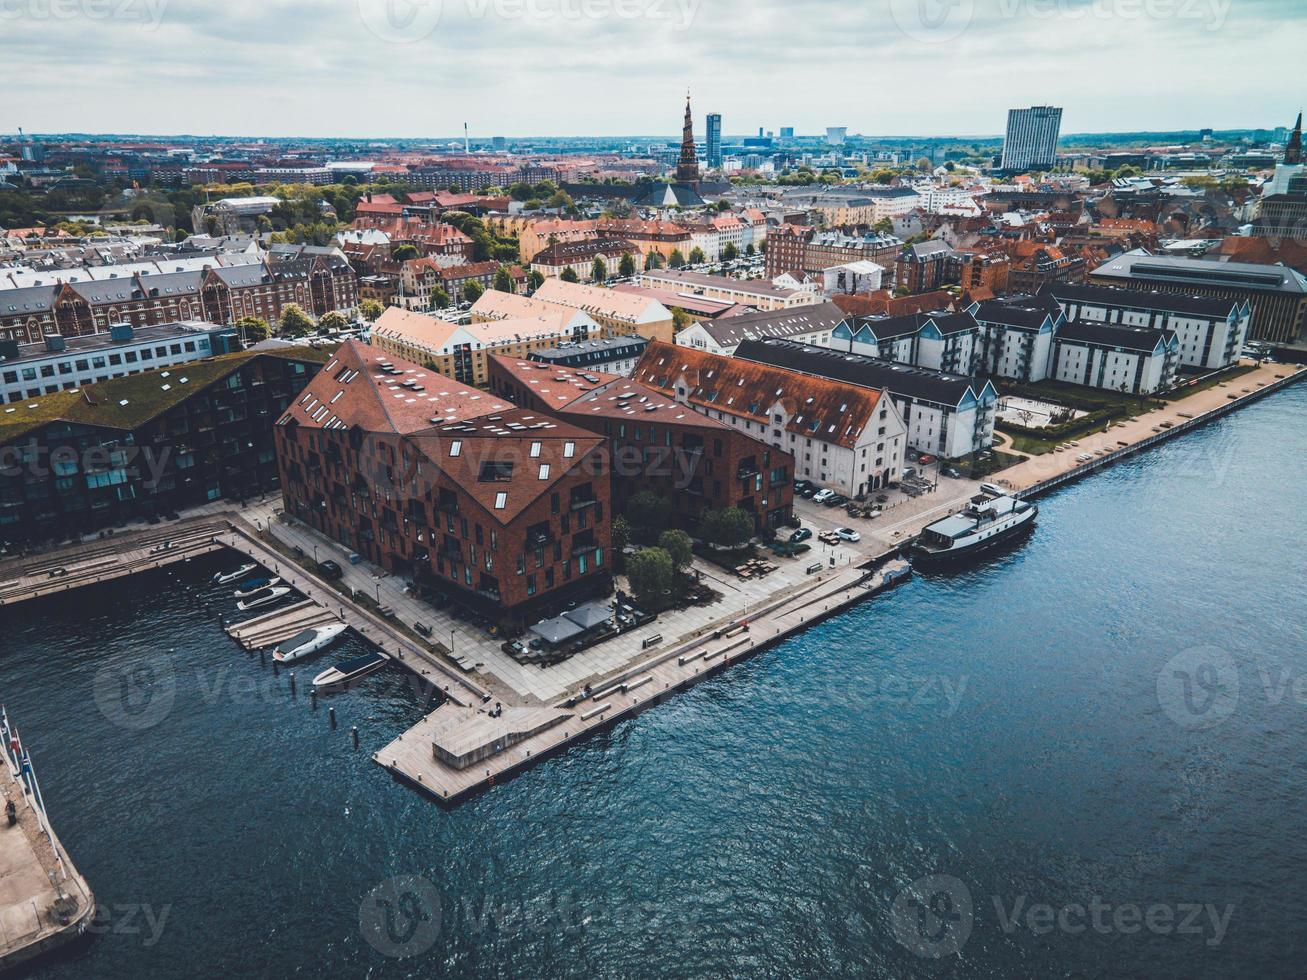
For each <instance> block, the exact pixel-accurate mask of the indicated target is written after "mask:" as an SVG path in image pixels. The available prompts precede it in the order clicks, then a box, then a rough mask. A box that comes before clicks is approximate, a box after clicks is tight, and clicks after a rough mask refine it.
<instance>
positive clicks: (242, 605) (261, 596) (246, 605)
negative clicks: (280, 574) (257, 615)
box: [236, 586, 290, 612]
mask: <svg viewBox="0 0 1307 980" xmlns="http://www.w3.org/2000/svg"><path fill="white" fill-rule="evenodd" d="M289 594H290V589H288V588H285V587H284V586H282V587H278V588H275V589H259V591H258V592H256V593H254V595H252V596H250V597H249V598H248V599H242V600H241V601H240V602H238V603H236V608H237V609H239V610H240V611H241V612H244V611H245V610H247V609H257V608H258V607H259V606H266V605H268V604H269V603H271V602H276V601H277V600H278V599H280V598H281V597H282V596H284V595H289Z"/></svg>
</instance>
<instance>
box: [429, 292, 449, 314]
mask: <svg viewBox="0 0 1307 980" xmlns="http://www.w3.org/2000/svg"><path fill="white" fill-rule="evenodd" d="M451 302H452V300H450V298H449V293H448V292H446V290H445V288H444V287H443V286H436V287H434V288H433V289H432V290H431V305H432V306H434V307H435V308H436V309H438V310H444V309H448V308H449V304H450V303H451Z"/></svg>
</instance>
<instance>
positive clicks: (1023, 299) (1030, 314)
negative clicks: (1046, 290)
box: [975, 293, 1062, 330]
mask: <svg viewBox="0 0 1307 980" xmlns="http://www.w3.org/2000/svg"><path fill="white" fill-rule="evenodd" d="M1061 312H1062V308H1061V307H1060V306H1058V304H1057V301H1056V300H1055V299H1053V298H1052V297H1051V296H1049V295H1047V294H1041V295H1039V296H1031V295H1028V294H1024V293H1019V294H1017V295H1015V296H1004V297H1003V298H1002V299H991V300H985V301H983V302H980V303H977V304H976V307H975V317H976V319H977V320H981V321H983V322H985V323H1001V324H1003V325H1004V326H1008V327H1018V328H1022V329H1026V330H1038V329H1039V328H1040V327H1041V326H1043V325H1044V320H1045V319H1047V318H1048V317H1050V316H1051V317H1052V318H1053V319H1054V320H1055V321H1056V320H1057V318H1058V316H1059V315H1060V314H1061Z"/></svg>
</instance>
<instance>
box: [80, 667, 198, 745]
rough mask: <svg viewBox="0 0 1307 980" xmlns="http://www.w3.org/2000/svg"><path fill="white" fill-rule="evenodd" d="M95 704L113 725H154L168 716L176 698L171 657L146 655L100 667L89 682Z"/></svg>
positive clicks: (139, 728) (138, 728)
mask: <svg viewBox="0 0 1307 980" xmlns="http://www.w3.org/2000/svg"><path fill="white" fill-rule="evenodd" d="M91 693H92V697H93V698H94V699H95V704H96V707H98V708H99V709H100V713H101V714H102V715H104V717H105V718H107V719H108V720H109V721H110V722H111V723H112V724H115V725H117V726H119V727H120V728H126V729H129V730H131V731H144V730H145V729H147V728H153V727H154V726H155V725H157V724H159V722H161V721H163V720H164V719H165V718H166V717H168V714H169V712H171V711H172V706H173V702H174V701H175V700H176V699H177V675H176V673H175V671H174V670H173V665H172V662H171V661H170V660H168V659H167V658H166V657H163V656H154V657H147V658H145V659H143V660H140V661H136V662H133V663H131V664H126V665H122V666H118V665H115V666H110V667H101V668H100V669H99V670H97V671H96V672H95V678H94V680H93V681H92V682H91Z"/></svg>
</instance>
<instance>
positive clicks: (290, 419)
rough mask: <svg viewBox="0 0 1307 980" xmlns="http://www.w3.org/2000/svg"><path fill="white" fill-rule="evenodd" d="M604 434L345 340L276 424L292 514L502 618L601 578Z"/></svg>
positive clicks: (538, 611) (597, 586)
mask: <svg viewBox="0 0 1307 980" xmlns="http://www.w3.org/2000/svg"><path fill="white" fill-rule="evenodd" d="M603 442H604V440H603V439H602V438H601V437H599V436H597V435H595V434H594V433H591V432H587V431H585V430H583V429H579V428H576V427H574V426H571V425H567V424H566V423H563V422H559V421H557V420H554V419H547V418H543V417H542V416H541V415H540V414H539V413H533V412H531V411H528V410H524V409H519V408H515V407H514V406H513V405H511V404H509V403H507V402H506V401H504V400H502V399H499V398H496V397H495V396H493V395H491V394H487V393H486V392H483V391H478V390H477V389H475V388H469V387H467V386H465V385H462V384H459V383H458V382H456V381H452V380H450V379H448V378H445V377H442V376H441V375H438V374H435V373H434V372H432V371H427V370H426V369H424V368H421V367H418V366H417V365H416V364H411V363H409V362H407V361H403V360H400V359H399V358H397V357H394V356H393V355H387V354H384V353H382V352H381V351H379V350H377V349H376V348H373V347H369V346H367V345H365V344H360V343H357V342H354V341H350V342H347V343H345V344H344V345H342V346H341V348H340V349H339V350H338V351H337V352H336V354H335V356H334V357H333V358H332V359H331V360H330V361H329V362H328V363H327V364H326V366H325V367H324V368H323V370H322V371H321V372H320V373H319V374H318V376H317V377H316V378H315V379H314V381H313V382H312V383H311V384H310V385H309V386H308V387H307V388H306V389H305V390H304V392H303V394H302V395H301V396H300V397H299V398H297V399H296V401H295V403H294V404H293V405H292V406H291V407H290V408H289V409H288V410H287V411H286V412H285V414H284V415H282V417H281V418H280V419H279V420H278V422H277V425H276V445H277V464H278V468H279V470H280V474H281V480H282V492H283V495H284V498H285V503H286V510H287V512H288V513H289V514H292V515H293V516H295V517H297V518H299V519H300V520H303V521H305V522H306V523H308V524H310V525H312V526H313V527H315V528H317V529H318V530H319V531H321V532H322V533H323V534H326V535H327V536H328V537H331V538H333V539H335V540H336V541H339V542H340V543H341V544H343V545H344V546H345V547H346V548H348V549H350V550H351V551H354V552H357V553H358V554H360V555H362V556H363V557H365V558H367V559H368V560H370V561H373V562H376V563H377V564H379V565H381V566H383V567H384V568H386V569H388V570H390V571H392V572H395V573H397V574H401V575H406V576H409V577H411V578H412V579H413V580H414V582H415V583H417V585H418V586H419V588H420V589H421V590H422V591H423V592H425V593H427V594H433V595H435V596H438V597H440V598H441V599H442V600H443V601H451V600H452V601H455V602H457V603H459V604H461V605H463V606H465V607H467V608H470V609H473V610H475V611H477V612H479V613H481V614H483V615H487V616H490V617H492V618H494V619H496V620H499V621H511V622H515V623H521V622H529V621H531V619H532V618H533V617H538V616H540V615H542V614H549V613H551V612H553V611H555V610H558V609H561V608H562V606H563V605H564V604H565V603H567V602H569V601H572V600H576V599H579V598H584V597H588V596H591V595H596V594H606V593H607V591H608V590H609V588H610V587H611V576H610V575H609V571H608V566H609V559H610V555H609V551H610V548H611V533H610V521H611V519H612V518H611V507H610V495H609V479H608V474H607V473H606V472H605V469H604V467H605V459H604V454H603V452H602V449H603Z"/></svg>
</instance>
